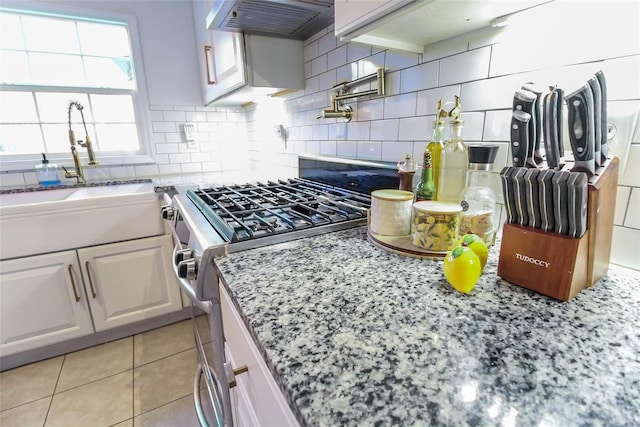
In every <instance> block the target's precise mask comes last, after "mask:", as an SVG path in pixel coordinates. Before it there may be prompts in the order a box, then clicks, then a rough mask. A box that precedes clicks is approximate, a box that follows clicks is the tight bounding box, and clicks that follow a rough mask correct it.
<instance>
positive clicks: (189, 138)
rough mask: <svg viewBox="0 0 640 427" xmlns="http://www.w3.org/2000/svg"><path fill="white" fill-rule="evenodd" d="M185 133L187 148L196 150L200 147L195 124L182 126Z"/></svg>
mask: <svg viewBox="0 0 640 427" xmlns="http://www.w3.org/2000/svg"><path fill="white" fill-rule="evenodd" d="M182 130H183V131H184V139H185V141H186V142H187V148H194V147H196V146H197V145H198V143H197V142H196V125H194V124H193V123H185V124H183V125H182Z"/></svg>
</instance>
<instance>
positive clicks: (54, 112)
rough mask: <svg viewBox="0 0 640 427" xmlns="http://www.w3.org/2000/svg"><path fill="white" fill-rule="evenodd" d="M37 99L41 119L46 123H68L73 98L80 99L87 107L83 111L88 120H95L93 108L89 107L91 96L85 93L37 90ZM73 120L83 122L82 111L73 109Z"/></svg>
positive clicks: (74, 99)
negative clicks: (92, 114) (92, 112)
mask: <svg viewBox="0 0 640 427" xmlns="http://www.w3.org/2000/svg"><path fill="white" fill-rule="evenodd" d="M36 100H37V102H38V111H39V112H40V120H42V121H43V122H45V123H67V120H68V118H67V111H68V107H69V101H71V100H73V101H78V102H79V103H80V104H81V105H82V106H83V107H85V108H84V110H83V113H84V119H85V120H86V121H87V122H91V121H93V119H92V116H91V109H90V108H88V107H89V98H88V97H87V94H85V93H50V92H36ZM71 122H72V123H82V119H81V117H80V113H79V112H78V111H76V109H75V108H74V109H73V110H72V111H71ZM83 132H84V131H83Z"/></svg>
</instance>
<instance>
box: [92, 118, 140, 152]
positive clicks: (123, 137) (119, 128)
mask: <svg viewBox="0 0 640 427" xmlns="http://www.w3.org/2000/svg"><path fill="white" fill-rule="evenodd" d="M96 132H97V133H98V135H100V141H99V144H100V151H138V150H139V149H140V143H139V142H138V131H137V129H136V125H133V124H131V125H102V124H96Z"/></svg>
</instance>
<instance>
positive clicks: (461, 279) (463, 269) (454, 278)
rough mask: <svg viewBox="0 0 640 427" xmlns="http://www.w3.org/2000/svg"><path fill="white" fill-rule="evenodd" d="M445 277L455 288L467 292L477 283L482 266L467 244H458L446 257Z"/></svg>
mask: <svg viewBox="0 0 640 427" xmlns="http://www.w3.org/2000/svg"><path fill="white" fill-rule="evenodd" d="M442 268H443V270H444V277H446V279H447V282H449V284H450V285H451V286H453V288H454V289H455V290H457V291H459V292H462V293H464V294H467V293H469V292H471V289H473V287H474V286H475V285H476V283H477V282H478V279H479V278H480V275H481V274H482V268H481V264H480V259H479V258H478V256H477V255H476V254H475V252H473V251H472V250H471V249H469V248H468V247H466V246H458V247H456V248H454V249H453V250H451V251H450V252H449V253H448V254H447V256H445V258H444V263H443V265H442Z"/></svg>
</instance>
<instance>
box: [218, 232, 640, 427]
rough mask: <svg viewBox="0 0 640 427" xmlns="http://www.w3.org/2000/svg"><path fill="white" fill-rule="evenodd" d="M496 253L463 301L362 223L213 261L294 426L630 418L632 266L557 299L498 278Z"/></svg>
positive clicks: (636, 350)
mask: <svg viewBox="0 0 640 427" xmlns="http://www.w3.org/2000/svg"><path fill="white" fill-rule="evenodd" d="M498 254H499V247H498V246H495V247H493V248H492V249H491V252H490V256H489V261H488V263H487V266H486V269H485V272H484V274H483V276H482V277H481V279H480V281H479V282H478V284H477V286H476V287H475V288H474V290H473V291H472V292H471V293H470V294H468V295H464V294H461V293H458V292H456V291H455V290H453V288H451V287H450V286H449V285H448V284H447V282H446V280H445V279H444V276H443V274H442V268H441V264H442V263H441V261H430V260H420V259H414V258H408V257H403V256H400V255H395V254H391V253H388V252H385V251H383V250H381V249H378V248H376V247H374V246H373V245H371V244H370V243H369V242H368V241H367V240H366V228H364V227H360V228H356V229H351V230H346V231H338V232H333V233H328V234H325V235H321V236H315V237H309V238H305V239H301V240H297V241H292V242H287V243H282V244H278V245H273V246H267V247H263V248H258V249H253V250H248V251H244V252H238V253H232V254H229V256H228V257H226V258H223V259H221V260H219V268H220V270H221V272H222V274H223V278H224V281H225V282H226V283H225V286H226V287H227V289H228V290H229V291H230V294H231V296H232V299H233V301H234V303H235V304H236V308H238V310H239V311H240V313H241V316H242V317H243V319H244V321H245V323H246V324H247V326H248V327H249V329H250V332H251V333H252V335H253V336H254V340H255V341H256V343H257V345H258V347H259V349H260V350H261V352H262V353H263V356H264V357H265V359H266V361H267V363H268V365H269V366H270V368H271V369H272V371H273V373H274V376H275V378H276V380H277V381H278V383H279V384H280V386H281V389H282V390H283V393H284V395H285V397H287V398H288V399H289V400H290V405H291V406H292V409H293V410H294V413H295V414H296V415H297V417H298V419H299V421H300V422H301V424H303V425H304V424H308V425H320V426H325V425H331V426H333V425H358V426H360V425H374V424H376V425H390V424H397V425H447V426H451V425H474V426H477V425H481V426H482V425H491V426H493V425H506V426H520V425H522V426H533V425H535V426H543V425H544V426H573V425H608V426H622V425H637V424H638V420H640V274H639V273H638V272H634V271H632V270H627V269H623V268H618V267H615V266H611V268H610V270H609V274H608V275H607V276H606V277H605V278H603V279H602V280H601V281H600V282H599V283H597V284H596V285H595V286H594V287H592V288H589V289H587V290H585V291H583V292H582V293H580V294H579V295H578V296H577V297H576V298H574V299H572V300H571V301H569V302H560V301H556V300H553V299H550V298H548V297H545V296H543V295H539V294H536V293H534V292H532V291H529V290H527V289H524V288H521V287H519V286H516V285H512V284H509V283H507V282H505V281H502V280H501V279H500V278H498V277H497V275H496V271H497V262H498Z"/></svg>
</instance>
